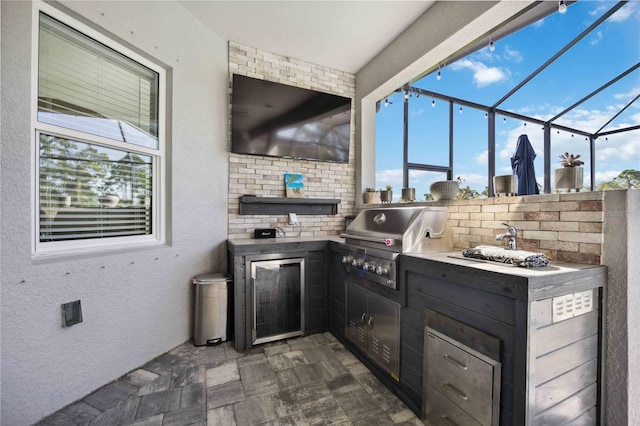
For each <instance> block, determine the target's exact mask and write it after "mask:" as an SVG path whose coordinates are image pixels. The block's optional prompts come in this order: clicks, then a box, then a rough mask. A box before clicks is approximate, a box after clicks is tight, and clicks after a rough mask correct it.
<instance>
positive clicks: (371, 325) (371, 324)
mask: <svg viewBox="0 0 640 426" xmlns="http://www.w3.org/2000/svg"><path fill="white" fill-rule="evenodd" d="M367 325H368V326H369V329H371V330H373V317H369V321H367Z"/></svg>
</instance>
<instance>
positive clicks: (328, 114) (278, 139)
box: [231, 74, 351, 163]
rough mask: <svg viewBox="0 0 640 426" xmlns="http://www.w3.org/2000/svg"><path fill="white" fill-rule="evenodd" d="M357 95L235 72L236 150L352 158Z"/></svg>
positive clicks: (325, 158) (327, 158) (341, 159)
mask: <svg viewBox="0 0 640 426" xmlns="http://www.w3.org/2000/svg"><path fill="white" fill-rule="evenodd" d="M350 136H351V99H350V98H346V97H343V96H338V95H332V94H329V93H323V92H317V91H314V90H309V89H303V88H300V87H295V86H289V85H286V84H281V83H274V82H271V81H266V80H260V79H256V78H251V77H245V76H241V75H236V74H234V75H233V88H232V96H231V152H235V153H239V154H250V155H265V156H271V157H285V158H296V159H305V160H316V161H330V162H338V163H347V162H349V141H350Z"/></svg>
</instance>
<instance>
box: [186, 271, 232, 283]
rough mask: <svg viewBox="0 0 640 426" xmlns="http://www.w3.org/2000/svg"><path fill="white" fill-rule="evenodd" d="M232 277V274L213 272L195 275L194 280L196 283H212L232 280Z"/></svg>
mask: <svg viewBox="0 0 640 426" xmlns="http://www.w3.org/2000/svg"><path fill="white" fill-rule="evenodd" d="M231 279H232V277H231V275H230V274H225V273H222V272H218V273H212V274H200V275H196V276H195V277H193V279H192V281H193V283H194V284H201V283H212V282H222V281H226V282H229V281H231Z"/></svg>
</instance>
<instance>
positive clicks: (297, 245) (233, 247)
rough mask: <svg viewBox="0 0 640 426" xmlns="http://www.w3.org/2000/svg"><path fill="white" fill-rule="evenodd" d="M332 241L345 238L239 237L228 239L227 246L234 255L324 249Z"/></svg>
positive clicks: (341, 241) (336, 241)
mask: <svg viewBox="0 0 640 426" xmlns="http://www.w3.org/2000/svg"><path fill="white" fill-rule="evenodd" d="M331 242H335V243H343V242H344V240H343V239H342V238H340V237H338V236H337V235H336V236H331V235H329V236H326V235H325V236H321V237H283V238H264V239H254V238H238V239H232V240H227V247H228V249H229V251H230V252H231V254H232V255H234V256H243V255H250V254H271V253H282V252H283V251H287V252H294V251H313V250H323V249H325V248H326V247H327V245H328V244H329V243H331Z"/></svg>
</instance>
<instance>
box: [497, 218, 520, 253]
mask: <svg viewBox="0 0 640 426" xmlns="http://www.w3.org/2000/svg"><path fill="white" fill-rule="evenodd" d="M502 224H503V225H504V226H506V227H507V233H506V234H498V235H496V241H504V240H505V239H507V241H508V242H509V250H518V237H517V236H516V234H517V232H518V230H517V229H516V227H515V226H512V225H509V224H508V223H502Z"/></svg>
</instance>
